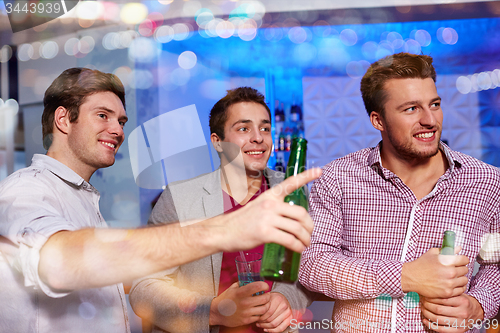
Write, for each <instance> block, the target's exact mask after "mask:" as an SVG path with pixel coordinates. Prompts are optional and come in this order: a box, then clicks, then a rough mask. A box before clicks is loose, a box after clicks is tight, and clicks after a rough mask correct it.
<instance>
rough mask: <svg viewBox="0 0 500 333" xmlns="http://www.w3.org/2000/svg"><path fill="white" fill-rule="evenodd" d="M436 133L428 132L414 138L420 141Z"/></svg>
mask: <svg viewBox="0 0 500 333" xmlns="http://www.w3.org/2000/svg"><path fill="white" fill-rule="evenodd" d="M434 133H436V132H428V133H420V134H415V135H414V137H416V138H420V139H430V138H432V136H433V135H434Z"/></svg>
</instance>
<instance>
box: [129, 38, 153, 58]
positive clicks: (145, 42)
mask: <svg viewBox="0 0 500 333" xmlns="http://www.w3.org/2000/svg"><path fill="white" fill-rule="evenodd" d="M157 53H158V49H157V47H156V42H155V41H154V40H152V39H150V38H146V37H138V38H136V39H134V40H133V41H132V43H131V44H130V47H129V48H128V56H129V59H130V60H132V61H137V62H142V63H147V62H151V61H153V60H154V59H156V56H157Z"/></svg>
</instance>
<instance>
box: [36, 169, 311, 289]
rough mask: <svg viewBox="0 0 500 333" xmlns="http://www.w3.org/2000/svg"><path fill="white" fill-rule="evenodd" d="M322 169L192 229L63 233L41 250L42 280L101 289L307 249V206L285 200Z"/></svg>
mask: <svg viewBox="0 0 500 333" xmlns="http://www.w3.org/2000/svg"><path fill="white" fill-rule="evenodd" d="M320 173H321V171H320V170H319V169H310V170H308V171H305V172H303V173H302V174H300V175H298V176H295V177H290V178H288V179H287V180H285V181H284V182H282V183H281V184H279V185H278V186H275V187H273V188H272V189H270V190H268V191H266V192H265V193H264V194H262V195H261V196H259V198H257V199H256V200H254V201H253V202H251V203H249V204H248V205H246V206H245V207H243V208H241V209H239V210H238V211H236V212H234V213H231V214H227V215H222V216H218V217H215V218H212V219H209V220H205V221H202V222H198V223H194V224H191V225H189V226H186V227H181V226H180V225H179V224H174V225H165V226H159V227H154V228H143V229H136V230H117V229H82V230H77V231H60V232H57V233H55V234H54V235H52V236H51V237H50V238H49V239H48V240H47V242H46V243H45V245H44V246H43V247H42V249H41V251H40V263H39V267H38V271H39V274H40V278H41V280H42V281H43V282H44V283H46V284H48V285H49V286H50V287H51V288H52V289H55V290H72V289H82V288H95V287H100V286H104V285H110V284H114V283H117V282H122V281H132V280H134V279H136V278H139V277H141V276H145V275H149V274H152V273H155V272H158V271H161V270H164V269H168V268H171V267H175V266H179V265H181V264H185V263H187V262H190V261H193V260H197V259H200V258H203V257H205V256H207V255H210V254H213V253H216V252H220V251H228V252H234V251H238V250H246V249H251V248H254V247H256V246H258V245H260V244H263V243H278V244H281V245H284V246H285V247H287V248H290V249H292V250H294V251H297V252H301V251H302V250H303V249H304V248H305V246H307V245H309V242H310V233H311V232H312V228H313V223H312V220H311V218H310V217H309V215H308V214H307V212H306V210H305V209H303V208H302V207H299V206H290V205H288V204H285V203H284V202H283V200H284V197H285V196H286V195H287V194H289V193H291V192H293V191H294V190H295V189H297V188H299V187H301V186H303V185H305V184H307V183H308V182H310V181H312V180H314V179H315V178H317V177H318V176H319V175H320ZM249 221H252V223H249Z"/></svg>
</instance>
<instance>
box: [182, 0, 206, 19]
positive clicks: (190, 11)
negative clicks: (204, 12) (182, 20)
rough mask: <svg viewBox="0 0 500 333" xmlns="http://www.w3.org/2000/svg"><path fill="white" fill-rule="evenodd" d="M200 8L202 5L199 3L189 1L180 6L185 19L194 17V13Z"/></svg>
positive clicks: (192, 0) (193, 0)
mask: <svg viewBox="0 0 500 333" xmlns="http://www.w3.org/2000/svg"><path fill="white" fill-rule="evenodd" d="M201 8H202V5H201V3H200V2H199V1H196V0H190V1H186V2H184V4H183V6H182V14H183V16H186V17H194V16H195V15H196V13H197V12H198V11H199V10H200V9H201Z"/></svg>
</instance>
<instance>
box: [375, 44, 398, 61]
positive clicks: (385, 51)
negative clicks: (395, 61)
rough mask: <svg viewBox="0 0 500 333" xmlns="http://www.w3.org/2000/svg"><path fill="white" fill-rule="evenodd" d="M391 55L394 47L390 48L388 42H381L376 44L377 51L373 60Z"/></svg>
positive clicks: (390, 45)
mask: <svg viewBox="0 0 500 333" xmlns="http://www.w3.org/2000/svg"><path fill="white" fill-rule="evenodd" d="M392 54H394V46H392V43H389V42H388V41H381V42H380V43H378V46H377V51H376V53H375V55H376V56H375V58H376V59H377V60H378V59H381V58H383V57H386V56H388V55H392Z"/></svg>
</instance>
